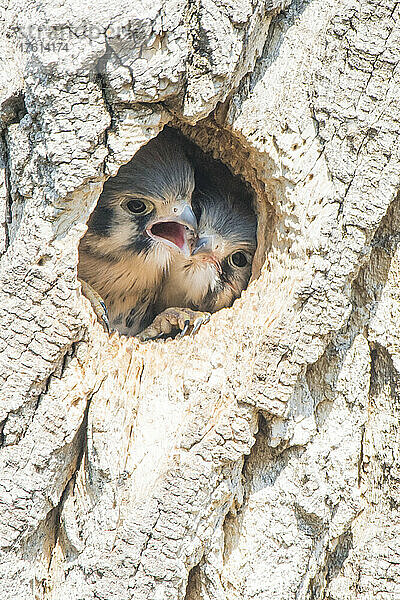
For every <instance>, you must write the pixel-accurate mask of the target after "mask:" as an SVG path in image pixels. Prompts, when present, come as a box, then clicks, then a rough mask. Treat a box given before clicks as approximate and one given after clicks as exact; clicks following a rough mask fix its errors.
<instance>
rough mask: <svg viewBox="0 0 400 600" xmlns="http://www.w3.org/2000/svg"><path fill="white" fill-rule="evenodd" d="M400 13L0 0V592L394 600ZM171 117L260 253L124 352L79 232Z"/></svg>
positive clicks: (378, 1) (334, 0) (349, 4)
mask: <svg viewBox="0 0 400 600" xmlns="http://www.w3.org/2000/svg"><path fill="white" fill-rule="evenodd" d="M399 8H400V5H399V4H398V3H395V2H393V0H360V1H357V0H312V1H309V2H300V1H298V2H297V1H293V2H290V1H289V0H286V1H285V0H264V1H262V0H256V1H250V0H241V1H240V2H232V3H231V2H229V1H228V0H214V2H213V1H211V0H194V1H187V2H185V1H183V0H182V1H181V0H153V1H152V2H144V1H143V2H142V3H140V4H139V2H134V3H133V2H127V1H125V0H115V1H114V2H110V1H107V2H103V1H101V2H98V3H96V8H95V9H94V3H92V2H88V1H87V0H68V1H67V2H58V1H57V2H53V1H51V2H50V0H40V1H39V2H35V3H29V2H24V1H22V0H11V1H8V0H7V2H4V0H2V2H0V11H1V12H0V15H1V19H2V20H1V39H0V49H1V50H0V110H1V112H0V117H1V118H0V124H1V128H2V134H1V141H0V150H1V158H0V168H1V169H0V250H1V252H3V254H2V258H1V263H0V324H1V327H0V352H1V356H0V390H1V395H0V399H1V406H0V409H1V414H0V421H1V442H2V447H1V449H0V580H1V590H2V597H3V598H7V599H8V600H12V599H18V600H25V599H28V598H29V599H31V598H36V599H46V600H59V599H60V600H61V599H63V600H65V599H66V598H68V599H72V600H78V599H82V600H92V599H93V600H94V599H102V600H106V599H107V600H108V599H111V598H112V599H113V600H120V599H121V600H122V599H124V600H126V599H128V598H132V599H135V600H144V599H151V600H164V599H165V600H178V599H181V600H183V599H184V598H186V600H206V599H207V600H250V599H251V600H256V599H257V600H261V599H263V600H264V599H265V600H267V599H268V600H272V599H279V600H289V599H293V600H294V599H296V600H301V599H304V600H306V599H308V600H316V599H322V598H325V599H328V598H329V599H330V600H347V599H348V600H350V599H351V600H353V599H355V598H357V599H363V600H364V599H365V600H367V599H369V598H372V597H374V598H379V599H381V600H386V599H387V600H389V598H390V599H391V600H392V599H394V598H400V567H399V563H400V556H399V537H400V511H399V506H400V493H399V479H400V472H399V467H400V457H399V437H398V436H399V434H398V431H399V416H400V334H399V323H400V288H399V280H400V251H399V249H398V241H399V231H400V201H399V200H398V199H396V197H397V194H398V190H399V189H400V152H399V139H400V133H399V129H400V106H399V97H400V71H399V64H400V63H399V59H400V50H399V48H400V25H399V23H400V13H399ZM166 123H170V124H172V125H174V126H176V127H179V128H180V129H181V130H182V131H183V132H184V133H185V134H186V135H187V136H189V137H190V138H191V139H193V140H194V141H195V142H196V143H197V144H198V145H199V146H200V147H201V148H202V149H203V150H206V151H208V152H212V153H213V154H214V156H215V157H218V158H220V159H222V160H223V161H224V162H225V163H226V164H227V165H228V166H229V167H230V168H231V170H232V171H233V172H234V173H239V174H241V175H242V176H243V177H244V178H245V179H246V180H247V181H248V182H249V183H250V184H251V185H252V186H253V189H254V192H255V194H256V197H257V206H258V212H259V251H258V256H257V260H256V263H255V268H254V280H253V282H252V283H251V285H250V286H249V289H248V290H247V291H246V292H245V293H244V294H243V296H242V298H241V299H240V300H239V301H237V302H236V303H235V305H234V306H233V308H231V309H225V310H222V311H220V312H219V313H217V314H215V315H214V316H213V317H212V319H211V322H210V323H209V324H208V325H207V326H205V327H204V328H203V329H202V330H201V331H200V333H199V335H198V336H197V337H196V338H195V339H182V340H179V341H166V342H152V343H150V344H147V345H139V344H138V343H137V342H136V341H135V340H134V339H127V338H123V337H120V336H118V334H113V335H112V336H111V337H110V338H109V337H108V336H107V335H106V333H105V332H104V331H103V330H102V327H101V326H100V325H99V324H98V323H97V322H96V319H95V317H94V314H93V312H92V310H91V307H90V305H89V303H88V301H87V300H86V299H85V298H83V297H82V296H81V294H80V286H79V284H78V283H77V279H76V266H77V261H78V244H79V240H80V238H81V237H82V235H83V234H84V232H85V223H86V221H87V218H88V216H89V214H90V211H91V210H92V209H93V207H94V206H95V203H96V201H97V199H98V196H99V194H100V192H101V189H102V184H103V182H104V181H105V179H106V177H107V176H109V175H115V174H116V173H117V170H118V168H119V166H120V165H121V164H123V163H126V162H127V161H129V160H130V159H131V158H132V156H133V155H134V153H135V152H136V150H137V149H138V148H139V147H140V146H141V145H142V144H144V143H145V142H146V141H147V140H149V139H150V138H151V137H153V136H155V135H157V133H158V132H159V131H160V129H161V128H162V127H163V126H164V124H166Z"/></svg>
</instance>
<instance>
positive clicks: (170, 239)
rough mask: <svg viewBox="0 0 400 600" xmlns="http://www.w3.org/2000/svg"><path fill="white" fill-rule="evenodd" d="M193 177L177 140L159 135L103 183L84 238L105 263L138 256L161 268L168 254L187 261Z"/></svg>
mask: <svg viewBox="0 0 400 600" xmlns="http://www.w3.org/2000/svg"><path fill="white" fill-rule="evenodd" d="M193 190H194V173H193V169H192V166H191V164H190V162H189V161H188V159H187V158H186V155H185V153H184V151H183V150H182V147H181V145H180V140H179V138H178V136H175V135H174V134H173V132H172V131H170V130H166V131H163V132H162V133H161V134H159V136H158V137H157V138H154V139H152V140H151V141H150V142H148V144H146V146H143V147H142V148H140V149H139V151H138V152H137V153H136V154H135V156H134V157H133V159H132V160H131V162H130V163H128V164H127V165H124V166H123V167H121V169H120V170H119V173H118V176H117V177H115V178H112V179H109V180H108V181H107V182H106V183H105V185H104V189H103V193H102V194H101V196H100V199H99V202H98V205H97V207H96V209H95V210H94V212H93V214H92V216H91V218H90V220H89V224H88V238H89V241H90V245H91V246H92V241H93V242H95V243H96V244H97V246H98V249H99V252H101V253H102V254H103V255H105V256H108V257H109V258H110V259H112V258H114V259H117V260H121V259H124V258H125V259H129V255H130V254H136V255H137V254H142V255H143V257H144V259H145V260H146V261H147V262H152V263H156V264H155V266H163V267H165V266H166V265H167V264H168V262H169V260H170V257H171V256H172V255H173V253H183V254H184V255H186V256H189V255H190V252H191V244H192V241H193V239H194V231H195V230H196V228H197V220H196V217H195V214H194V212H193V210H192V206H191V201H192V193H193Z"/></svg>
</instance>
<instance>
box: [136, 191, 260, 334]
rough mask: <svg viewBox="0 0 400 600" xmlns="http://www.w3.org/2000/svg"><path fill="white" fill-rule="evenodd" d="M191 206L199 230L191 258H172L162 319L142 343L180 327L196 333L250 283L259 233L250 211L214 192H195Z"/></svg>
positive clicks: (161, 301)
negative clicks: (190, 328)
mask: <svg viewBox="0 0 400 600" xmlns="http://www.w3.org/2000/svg"><path fill="white" fill-rule="evenodd" d="M193 206H194V209H195V212H196V213H197V214H198V219H199V226H198V231H197V236H198V237H197V241H196V243H195V245H194V249H193V252H192V255H191V256H190V258H189V259H187V258H185V257H184V256H183V255H176V256H175V257H174V260H173V262H172V264H171V269H170V272H169V275H168V277H167V278H166V279H165V282H164V286H163V289H162V293H161V294H160V295H159V298H158V304H157V308H158V311H157V312H159V313H160V314H159V315H158V316H157V317H156V319H155V321H154V322H153V323H152V325H150V327H148V328H147V329H146V330H145V331H144V332H143V333H142V334H141V336H140V337H141V339H143V340H145V339H150V338H152V337H157V336H158V335H161V334H166V333H170V331H171V330H172V329H174V328H176V327H179V328H180V329H182V325H183V333H186V331H187V330H188V329H189V327H191V326H193V330H194V332H196V331H197V329H198V327H199V326H200V325H201V324H202V322H204V321H206V320H207V319H208V318H209V315H208V317H207V313H213V312H215V311H217V310H219V309H221V308H224V307H227V306H231V304H232V303H233V301H234V300H235V299H236V298H238V297H239V296H240V295H241V293H242V291H243V290H244V289H245V287H246V286H247V284H248V282H249V279H250V275H251V265H252V260H253V256H254V253H255V250H256V228H257V223H256V217H255V214H254V212H253V210H252V208H251V207H250V206H249V205H245V204H244V203H243V202H240V201H239V200H236V199H233V197H231V195H230V194H229V193H223V192H222V191H220V190H218V189H217V188H216V187H214V186H212V187H209V188H203V189H202V190H197V189H196V190H195V192H194V195H193ZM169 307H170V308H169ZM179 308H182V309H184V310H182V311H180V310H179ZM164 309H166V310H164ZM162 311H163V312H162Z"/></svg>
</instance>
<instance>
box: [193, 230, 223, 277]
mask: <svg viewBox="0 0 400 600" xmlns="http://www.w3.org/2000/svg"><path fill="white" fill-rule="evenodd" d="M196 254H197V255H198V256H199V257H200V256H201V259H202V261H203V262H208V263H211V264H213V265H214V266H215V268H216V269H217V271H218V273H222V269H221V263H220V262H219V260H218V258H217V257H216V255H215V239H214V236H213V235H208V236H204V237H201V238H199V239H198V240H197V242H196V244H195V246H194V249H193V252H192V256H194V255H196Z"/></svg>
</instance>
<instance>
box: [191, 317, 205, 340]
mask: <svg viewBox="0 0 400 600" xmlns="http://www.w3.org/2000/svg"><path fill="white" fill-rule="evenodd" d="M203 323H204V319H203V317H199V318H198V319H196V320H195V322H194V323H193V329H192V333H191V335H192V336H194V335H196V333H197V332H198V330H199V329H200V327H201V326H202V324H203Z"/></svg>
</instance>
